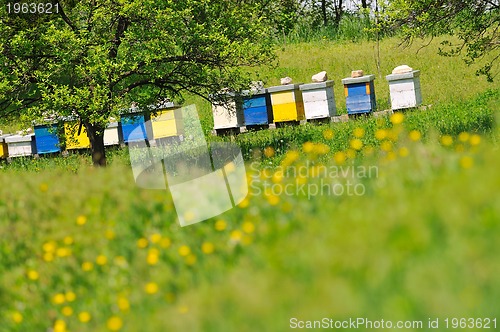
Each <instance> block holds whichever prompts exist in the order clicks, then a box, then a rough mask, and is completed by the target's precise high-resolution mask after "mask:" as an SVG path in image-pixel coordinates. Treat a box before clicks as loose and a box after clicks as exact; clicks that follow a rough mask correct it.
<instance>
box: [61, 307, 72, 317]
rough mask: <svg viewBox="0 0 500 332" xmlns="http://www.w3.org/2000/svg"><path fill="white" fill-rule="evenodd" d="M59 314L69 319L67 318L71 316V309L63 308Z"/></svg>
mask: <svg viewBox="0 0 500 332" xmlns="http://www.w3.org/2000/svg"><path fill="white" fill-rule="evenodd" d="M61 312H62V314H63V315H64V316H66V317H69V316H71V315H73V308H71V307H70V306H64V307H63V308H62V309H61Z"/></svg>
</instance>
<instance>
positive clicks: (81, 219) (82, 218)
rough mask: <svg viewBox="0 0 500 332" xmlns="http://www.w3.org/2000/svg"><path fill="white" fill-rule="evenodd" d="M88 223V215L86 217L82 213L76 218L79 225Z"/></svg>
mask: <svg viewBox="0 0 500 332" xmlns="http://www.w3.org/2000/svg"><path fill="white" fill-rule="evenodd" d="M86 223H87V217H85V216H84V215H81V216H78V217H77V218H76V224H77V225H78V226H83V225H85V224H86Z"/></svg>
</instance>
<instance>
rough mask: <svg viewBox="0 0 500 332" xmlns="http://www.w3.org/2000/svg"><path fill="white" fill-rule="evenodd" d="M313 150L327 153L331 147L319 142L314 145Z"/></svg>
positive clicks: (318, 152)
mask: <svg viewBox="0 0 500 332" xmlns="http://www.w3.org/2000/svg"><path fill="white" fill-rule="evenodd" d="M313 151H314V152H315V153H317V154H327V153H328V152H330V147H329V146H328V145H326V144H323V143H318V144H315V145H314V149H313Z"/></svg>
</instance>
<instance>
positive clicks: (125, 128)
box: [121, 111, 148, 143]
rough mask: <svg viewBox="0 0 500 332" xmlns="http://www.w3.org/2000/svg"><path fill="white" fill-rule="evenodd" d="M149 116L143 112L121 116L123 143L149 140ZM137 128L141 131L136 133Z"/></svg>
mask: <svg viewBox="0 0 500 332" xmlns="http://www.w3.org/2000/svg"><path fill="white" fill-rule="evenodd" d="M147 120H148V119H147V116H146V115H145V113H144V112H142V111H135V112H130V113H124V114H122V115H121V127H122V135H123V141H124V142H125V143H128V142H133V141H144V140H147V138H148V136H147V132H146V124H145V122H146V121H147ZM137 128H141V130H137V131H134V130H135V129H137Z"/></svg>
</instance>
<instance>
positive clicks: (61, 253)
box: [56, 248, 71, 257]
mask: <svg viewBox="0 0 500 332" xmlns="http://www.w3.org/2000/svg"><path fill="white" fill-rule="evenodd" d="M56 255H57V256H58V257H68V256H71V250H70V249H69V248H57V250H56Z"/></svg>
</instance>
